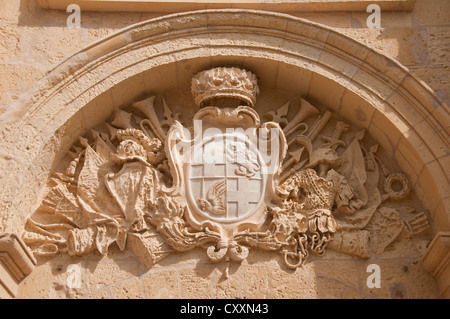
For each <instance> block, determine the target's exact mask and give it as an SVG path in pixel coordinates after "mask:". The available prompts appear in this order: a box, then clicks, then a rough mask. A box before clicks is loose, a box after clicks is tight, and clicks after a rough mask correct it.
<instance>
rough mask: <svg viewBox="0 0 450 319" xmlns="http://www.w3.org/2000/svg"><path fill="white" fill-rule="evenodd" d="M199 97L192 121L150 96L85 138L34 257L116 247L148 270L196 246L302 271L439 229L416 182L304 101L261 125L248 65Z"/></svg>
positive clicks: (204, 86)
mask: <svg viewBox="0 0 450 319" xmlns="http://www.w3.org/2000/svg"><path fill="white" fill-rule="evenodd" d="M191 91H192V94H193V98H194V101H195V103H196V105H197V106H198V110H197V112H196V113H195V114H194V116H193V118H192V120H190V121H188V122H185V123H183V122H182V121H181V118H180V114H175V115H174V114H173V113H172V111H171V108H170V107H169V106H168V105H167V103H166V102H165V100H163V101H162V109H163V119H160V118H159V116H158V114H157V111H156V107H155V97H150V98H147V99H145V100H143V101H139V102H136V103H134V104H132V106H131V108H130V109H131V111H127V110H122V109H119V110H117V111H116V112H115V114H114V115H113V117H112V118H111V119H110V121H108V122H106V123H104V124H103V125H102V126H101V127H99V128H96V129H92V130H91V132H89V134H86V136H83V137H80V138H79V141H78V142H77V143H75V144H74V145H73V147H72V149H71V150H70V152H69V153H68V156H67V159H66V162H67V163H65V165H64V166H65V168H64V169H63V170H62V171H60V172H55V173H54V175H53V176H52V177H51V179H50V181H49V191H48V193H47V195H46V196H45V198H44V200H43V201H42V204H41V207H39V209H38V210H37V211H36V212H35V213H34V214H33V215H32V216H31V217H30V218H29V219H28V222H27V225H26V229H25V232H24V234H23V239H24V240H25V242H26V243H27V244H28V245H29V246H30V247H32V249H33V251H34V253H35V255H40V256H52V255H55V254H58V253H64V252H67V253H68V254H69V255H83V254H87V253H90V252H94V251H98V252H100V253H101V254H104V255H105V254H106V253H107V252H108V249H109V247H110V246H111V245H113V244H115V245H117V246H118V247H119V249H121V250H124V249H126V248H129V249H131V250H132V251H133V252H134V253H135V254H136V255H138V256H139V257H140V258H141V260H142V262H143V263H144V264H145V265H147V266H148V267H151V266H152V265H153V264H154V263H156V262H158V261H159V260H161V259H162V258H163V257H165V256H167V255H168V254H171V253H175V252H182V251H187V250H190V249H194V248H196V247H201V248H203V249H205V250H206V254H207V256H208V258H209V259H210V260H212V261H214V262H218V261H220V260H223V259H226V260H229V259H231V260H234V261H242V260H244V259H246V258H247V256H248V254H249V250H250V249H251V248H259V249H264V250H269V251H274V252H278V253H279V254H280V255H281V258H282V260H283V261H284V263H285V264H286V265H287V266H288V267H290V268H296V267H299V266H301V265H302V264H303V263H304V262H305V260H306V259H307V257H308V256H309V254H310V252H312V253H315V254H317V255H319V256H321V255H323V254H324V253H325V250H326V248H327V247H328V248H330V249H333V250H336V251H338V252H341V253H346V254H352V255H355V256H358V257H362V258H367V257H370V256H371V255H373V254H381V253H383V251H384V250H385V249H386V247H387V246H388V245H390V244H391V243H393V242H395V241H400V240H404V239H408V238H412V237H413V236H419V235H421V234H423V233H424V232H426V231H427V230H428V228H429V226H428V221H427V217H426V215H425V213H423V212H421V211H419V212H417V211H416V210H417V209H416V208H415V207H412V206H411V205H409V204H408V196H409V195H410V186H409V181H408V179H407V178H406V176H405V175H403V174H402V173H392V172H391V171H390V169H388V168H387V166H386V165H384V164H383V161H382V160H381V159H380V158H379V157H378V156H377V154H376V153H377V149H378V146H377V144H374V143H372V144H370V140H366V139H365V132H364V131H358V130H356V129H354V128H352V127H351V126H350V125H348V124H347V123H345V122H344V121H341V120H340V119H338V118H337V117H335V116H333V115H332V114H331V113H330V112H329V111H325V112H320V111H319V110H318V109H317V108H316V107H315V106H313V105H312V104H310V103H309V102H308V101H306V100H304V99H300V103H299V104H300V105H299V108H298V111H297V112H296V113H295V112H294V114H293V112H292V111H291V112H290V107H291V106H290V103H286V104H285V105H283V106H281V107H272V110H271V111H270V112H268V113H266V114H265V115H264V116H262V117H261V116H260V115H259V114H258V112H257V111H256V110H255V104H256V97H257V95H258V93H259V87H258V83H257V77H256V76H255V75H254V74H253V73H252V72H250V71H247V70H243V69H238V68H214V69H211V70H206V71H203V72H200V73H198V74H196V75H195V76H194V78H193V79H192V87H191ZM288 115H289V116H288Z"/></svg>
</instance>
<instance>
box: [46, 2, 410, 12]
mask: <svg viewBox="0 0 450 319" xmlns="http://www.w3.org/2000/svg"><path fill="white" fill-rule="evenodd" d="M415 2H416V1H415V0H359V1H353V0H345V1H341V0H328V1H326V3H324V1H321V0H301V1H283V0H274V1H257V0H245V1H235V2H234V3H233V2H231V3H230V1H226V0H213V1H208V0H203V1H189V0H171V1H170V0H169V1H159V0H138V1H129V0H126V1H124V0H107V1H104V0H84V1H83V0H38V3H39V5H40V6H41V7H42V8H45V9H59V10H66V8H67V6H68V5H69V4H78V5H79V6H80V8H81V10H87V11H132V12H133V11H138V12H182V11H192V10H203V9H227V8H234V9H253V10H269V11H274V12H285V13H287V12H332V11H333V12H335V11H366V9H367V6H369V5H370V4H377V5H379V6H380V8H381V10H389V11H397V10H399V11H403V10H405V11H410V10H412V9H413V8H414V4H415Z"/></svg>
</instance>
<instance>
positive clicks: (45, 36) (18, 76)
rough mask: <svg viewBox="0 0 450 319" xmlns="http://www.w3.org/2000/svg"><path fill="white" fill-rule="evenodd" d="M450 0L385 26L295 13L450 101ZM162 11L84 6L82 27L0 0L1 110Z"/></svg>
mask: <svg viewBox="0 0 450 319" xmlns="http://www.w3.org/2000/svg"><path fill="white" fill-rule="evenodd" d="M449 11H450V3H449V2H448V1H445V0H417V2H416V5H415V7H414V10H413V11H412V12H404V11H402V12H395V11H393V12H382V15H381V19H382V20H381V21H382V22H381V26H382V28H381V29H369V28H367V26H366V19H367V17H368V15H369V14H368V13H364V12H353V13H352V12H335V13H333V12H317V13H314V12H308V13H293V14H294V15H295V16H297V17H301V18H305V19H310V20H312V21H314V22H318V23H323V24H325V25H327V26H330V27H333V28H336V29H337V30H339V31H341V32H344V33H345V34H348V35H350V36H352V37H354V38H355V39H358V40H360V41H362V42H364V43H366V44H368V45H370V46H372V47H374V48H377V49H379V50H381V51H383V52H385V53H387V54H388V55H390V56H392V57H395V58H396V59H398V60H399V61H400V62H401V63H402V64H403V65H405V66H407V67H408V68H409V69H410V70H411V71H412V72H413V73H414V74H416V75H417V76H418V77H419V78H421V79H422V80H423V81H424V82H425V83H427V84H428V85H429V86H430V87H431V88H432V89H433V90H434V91H435V92H436V94H437V95H438V96H439V97H440V98H441V99H442V100H443V101H444V102H445V103H447V104H450V93H449V85H448V83H449V76H450V75H449V74H450V72H449V68H450V66H449V65H450V55H449V50H450V49H449V48H450V35H449V34H450V31H449V28H450V15H449V14H448V12H449ZM162 14H163V13H161V14H158V13H151V12H150V13H113V12H103V13H101V12H83V13H82V21H81V28H80V29H69V28H67V26H66V19H67V17H68V15H69V14H68V13H65V12H61V11H56V10H44V9H41V8H40V7H39V6H38V5H37V3H36V2H35V1H27V0H20V1H7V0H3V1H1V2H0V27H1V32H0V37H1V38H0V42H1V44H2V45H1V47H0V67H1V71H2V72H1V73H2V75H3V76H2V78H1V79H0V81H1V85H0V113H3V112H4V111H5V110H6V109H7V108H8V105H10V104H11V103H12V102H14V101H15V100H17V99H19V98H20V96H21V95H22V94H23V93H24V92H26V91H27V90H29V89H30V87H31V86H32V85H33V83H34V82H35V81H36V80H38V79H39V78H41V77H42V76H43V75H44V74H45V73H46V72H48V71H49V70H50V69H52V68H53V67H55V66H56V65H57V64H58V63H59V62H60V61H61V60H62V59H63V58H64V57H66V56H68V55H70V54H71V53H74V52H76V51H78V50H80V49H82V48H84V47H86V46H87V45H88V44H90V43H92V42H94V41H96V40H99V39H101V38H103V37H105V36H107V35H109V34H112V33H114V32H115V31H117V30H119V29H121V28H123V27H126V26H128V25H131V24H134V23H137V22H139V21H145V20H147V19H150V18H153V17H155V16H159V15H162Z"/></svg>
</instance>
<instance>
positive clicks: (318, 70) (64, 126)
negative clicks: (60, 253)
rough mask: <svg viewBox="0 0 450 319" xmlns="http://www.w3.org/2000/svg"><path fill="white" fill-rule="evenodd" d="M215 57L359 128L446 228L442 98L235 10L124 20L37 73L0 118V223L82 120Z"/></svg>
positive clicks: (17, 219)
mask: <svg viewBox="0 0 450 319" xmlns="http://www.w3.org/2000/svg"><path fill="white" fill-rule="evenodd" d="M268 21H270V23H268ZM268 26H270V27H268ZM261 62H264V63H261ZM224 64H230V65H240V66H242V67H245V68H248V69H251V70H252V71H253V72H254V73H256V74H257V75H258V76H259V77H260V78H261V79H262V81H265V83H263V85H264V84H265V85H268V86H271V87H273V88H277V89H281V90H283V91H285V92H286V93H287V94H293V95H295V94H297V95H304V96H305V97H307V98H309V99H311V100H313V101H315V102H316V103H319V104H321V105H324V106H326V107H328V108H329V109H330V110H332V111H333V112H335V113H336V114H338V115H339V116H341V117H343V118H345V119H347V120H348V121H349V122H351V123H353V124H354V125H356V126H357V127H360V128H365V129H367V130H368V132H369V133H370V134H371V135H372V136H373V137H374V139H375V140H376V141H377V142H379V143H380V145H381V147H383V149H384V151H385V152H386V154H388V156H391V157H392V158H394V159H395V160H396V161H397V162H398V163H399V165H400V166H401V167H402V169H403V170H404V171H405V172H406V173H407V175H408V176H409V178H410V179H411V181H412V185H413V188H414V189H415V190H416V192H417V194H418V195H420V197H421V200H422V201H423V202H424V203H425V206H426V207H427V208H428V209H429V210H430V212H431V216H432V218H433V222H432V226H433V231H434V232H438V231H448V230H450V221H449V218H448V211H450V207H449V206H450V201H449V197H450V187H449V173H448V169H446V168H448V167H449V154H448V150H449V138H448V123H449V110H448V107H447V106H446V105H444V104H443V103H442V102H440V101H439V99H438V98H437V97H436V96H435V95H434V94H433V92H432V90H431V89H430V88H429V87H427V86H426V85H425V84H424V83H423V82H421V81H420V80H419V79H417V78H416V77H415V76H413V75H412V74H411V73H409V72H408V70H407V69H406V68H405V67H403V66H402V65H400V64H399V63H398V62H397V61H395V60H394V59H392V58H389V57H387V56H386V55H384V54H382V53H380V52H378V51H377V50H375V49H372V48H369V47H367V46H365V45H363V44H361V43H359V42H357V41H355V40H353V39H351V38H349V37H347V36H344V35H342V34H340V33H338V32H336V31H333V30H332V29H330V28H327V27H325V26H322V25H319V24H316V23H312V22H310V21H307V20H303V19H298V18H294V17H291V16H288V15H283V14H276V13H268V12H258V11H246V10H205V11H197V12H188V13H182V14H175V15H169V16H165V17H161V18H156V19H152V20H149V21H146V22H143V23H139V24H136V25H133V26H130V27H128V28H126V29H124V30H122V31H120V32H118V33H116V34H114V35H112V36H109V37H107V38H105V39H103V40H101V41H99V42H96V43H95V44H93V45H90V46H89V47H87V48H85V49H83V50H82V51H80V52H78V53H76V54H74V55H72V56H70V57H68V58H67V59H66V60H65V61H63V62H62V63H61V64H60V65H58V66H57V67H56V68H55V69H53V70H52V71H51V72H50V73H49V74H48V75H47V76H45V77H44V78H43V79H41V80H40V81H39V82H38V83H37V84H36V86H35V90H34V92H33V93H31V94H30V95H29V96H26V97H23V98H22V99H21V100H20V101H18V103H17V105H15V106H12V107H11V108H10V109H9V111H8V112H7V113H5V114H4V115H3V116H2V121H1V141H2V142H1V145H2V147H1V153H2V156H1V158H0V167H2V171H3V176H2V178H1V189H0V194H1V195H0V196H1V211H2V214H1V219H2V220H3V222H2V224H3V225H4V227H5V229H4V230H6V231H9V232H21V229H22V227H23V224H24V221H25V219H26V217H27V215H28V214H29V213H31V212H32V211H33V210H34V209H35V208H36V205H37V202H38V201H39V198H40V197H41V195H42V194H41V192H42V190H43V188H44V185H45V182H46V180H47V178H48V176H49V173H50V172H51V171H52V169H54V167H55V165H57V163H58V162H59V160H60V159H61V158H62V156H63V155H64V154H65V151H67V149H68V147H69V146H70V145H71V144H72V142H73V141H74V139H75V138H76V137H77V136H78V135H79V134H81V133H82V132H83V131H84V130H87V129H89V128H91V127H93V126H95V125H96V124H98V123H100V122H103V121H105V120H106V118H107V117H108V116H109V115H110V114H111V112H112V111H113V110H114V109H117V108H118V107H120V106H121V105H122V104H123V103H125V102H127V101H130V100H133V99H135V98H137V97H139V96H141V95H144V94H148V93H151V92H155V91H158V90H161V89H168V88H171V89H177V88H182V87H186V85H189V81H190V78H191V77H192V75H193V74H194V73H196V72H198V71H200V70H203V69H206V68H208V67H213V66H219V65H224ZM167 75H176V76H177V80H176V81H173V78H170V77H168V76H167ZM130 88H131V89H130ZM325 91H326V92H325ZM355 105H358V107H355Z"/></svg>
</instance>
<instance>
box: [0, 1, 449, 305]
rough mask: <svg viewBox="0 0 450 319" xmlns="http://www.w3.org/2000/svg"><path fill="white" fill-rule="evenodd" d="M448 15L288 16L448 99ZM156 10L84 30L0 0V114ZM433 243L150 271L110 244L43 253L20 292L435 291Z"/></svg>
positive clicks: (252, 294)
mask: <svg viewBox="0 0 450 319" xmlns="http://www.w3.org/2000/svg"><path fill="white" fill-rule="evenodd" d="M449 12H450V2H449V1H446V0H431V1H430V0H417V2H416V6H415V8H414V10H413V11H411V12H408V11H407V12H403V11H396V12H382V14H381V19H382V20H381V24H382V28H381V29H369V28H367V27H366V18H367V16H368V14H367V13H364V12H334V13H333V12H308V13H301V12H298V13H293V15H295V16H297V17H301V18H305V19H309V20H311V21H314V22H318V23H322V24H324V25H327V26H330V27H332V28H335V29H336V30H338V31H340V32H342V33H344V34H347V35H349V36H351V37H353V38H355V39H357V40H359V41H361V42H363V43H366V44H367V45H369V46H372V47H374V48H376V49H378V50H381V51H383V52H384V53H386V54H388V55H389V56H392V57H394V58H396V59H398V60H399V61H400V62H401V63H402V64H403V65H405V66H406V67H407V68H408V69H409V70H410V71H411V72H412V73H413V74H415V75H417V76H418V77H420V78H421V79H422V80H423V81H424V82H425V83H427V84H428V85H429V86H430V87H431V88H432V89H433V90H434V91H435V93H436V95H437V96H438V97H439V98H441V99H442V101H444V102H445V103H447V104H450V87H449V83H450V78H449V76H450V75H449V74H450V73H449V67H450V55H449V53H450V14H448V13H449ZM160 15H163V13H112V12H108V13H107V12H82V20H81V28H79V29H77V28H74V29H72V28H67V27H66V19H67V16H68V13H65V12H61V11H52V10H43V9H41V8H40V7H39V6H38V5H37V4H36V2H35V1H27V0H20V1H9V0H0V43H1V46H0V70H1V74H2V77H1V78H0V116H1V114H3V113H5V111H6V110H8V108H9V107H11V105H14V103H20V102H21V101H22V100H23V99H25V97H26V96H27V93H28V92H30V90H32V89H33V88H34V87H36V86H37V85H38V84H37V81H38V80H39V79H40V78H42V77H43V76H44V75H45V74H46V73H47V72H49V71H50V70H52V69H53V68H54V67H56V66H57V65H58V63H59V62H61V61H62V60H63V59H64V58H66V57H68V56H70V55H71V54H73V53H75V52H77V51H78V50H80V49H82V48H84V47H86V46H88V45H89V44H91V43H93V42H95V41H97V40H99V39H102V38H104V37H105V36H107V35H109V34H112V33H114V32H116V31H117V30H119V29H121V28H123V27H126V26H128V25H131V24H134V23H137V22H140V21H145V20H147V19H150V18H153V17H156V16H160ZM0 152H1V150H0ZM1 156H5V154H1ZM0 174H4V173H3V172H2V171H0ZM1 221H2V218H1V216H0V232H7V231H8V229H5V226H4V225H3V224H2V223H1ZM429 240H430V238H429V237H427V238H425V239H423V240H418V241H414V242H411V243H406V244H402V245H406V246H402V247H394V248H393V249H392V250H389V249H388V250H387V252H386V253H385V254H383V256H379V257H376V258H371V259H370V260H365V259H359V258H355V257H351V256H347V255H343V254H339V253H336V252H333V251H329V252H327V254H326V255H325V257H314V256H313V257H312V258H311V259H310V260H309V261H308V262H307V263H306V264H305V265H304V266H303V267H301V268H299V269H297V270H291V269H288V268H286V267H285V266H284V265H283V263H282V262H281V260H280V256H279V255H278V254H272V253H268V252H262V251H258V250H252V252H251V253H250V255H249V258H248V259H247V260H245V261H243V262H242V263H241V264H239V263H235V262H229V263H227V262H223V263H220V264H215V263H212V262H210V261H209V260H208V259H207V258H206V257H205V256H204V251H203V250H201V249H195V250H193V251H190V252H187V253H183V254H173V255H171V256H169V257H167V258H165V259H163V260H162V261H161V262H159V263H158V264H157V265H155V266H154V267H153V268H151V269H150V270H149V269H147V268H145V267H144V265H143V264H142V263H141V262H140V260H139V259H138V258H137V257H136V256H135V255H134V254H133V253H132V252H131V251H125V252H120V251H119V249H118V248H117V247H115V246H114V247H112V249H111V251H110V252H109V253H108V257H107V258H101V257H100V256H99V255H98V254H95V253H92V254H90V255H88V256H84V257H69V256H67V255H59V256H57V257H55V258H53V259H45V258H41V259H39V260H38V266H37V267H36V269H35V270H34V271H33V272H32V273H31V274H30V275H29V276H28V277H27V278H26V279H25V280H24V281H23V282H22V283H21V284H20V287H19V294H18V296H17V297H18V298H81V297H83V298H440V297H441V294H440V292H439V288H438V285H437V283H436V280H435V278H433V276H432V275H431V274H429V273H428V272H426V271H425V270H424V269H423V266H422V264H421V262H420V256H421V254H422V253H423V251H424V250H425V249H426V245H427V243H428V242H429ZM398 251H402V253H401V254H400V255H399V254H398ZM370 264H377V265H379V266H380V269H381V288H369V287H368V285H367V279H368V277H369V276H370V274H371V273H370V272H368V271H367V270H368V268H367V267H368V266H369V265H370ZM71 285H72V286H74V287H73V288H70V286H71Z"/></svg>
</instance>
